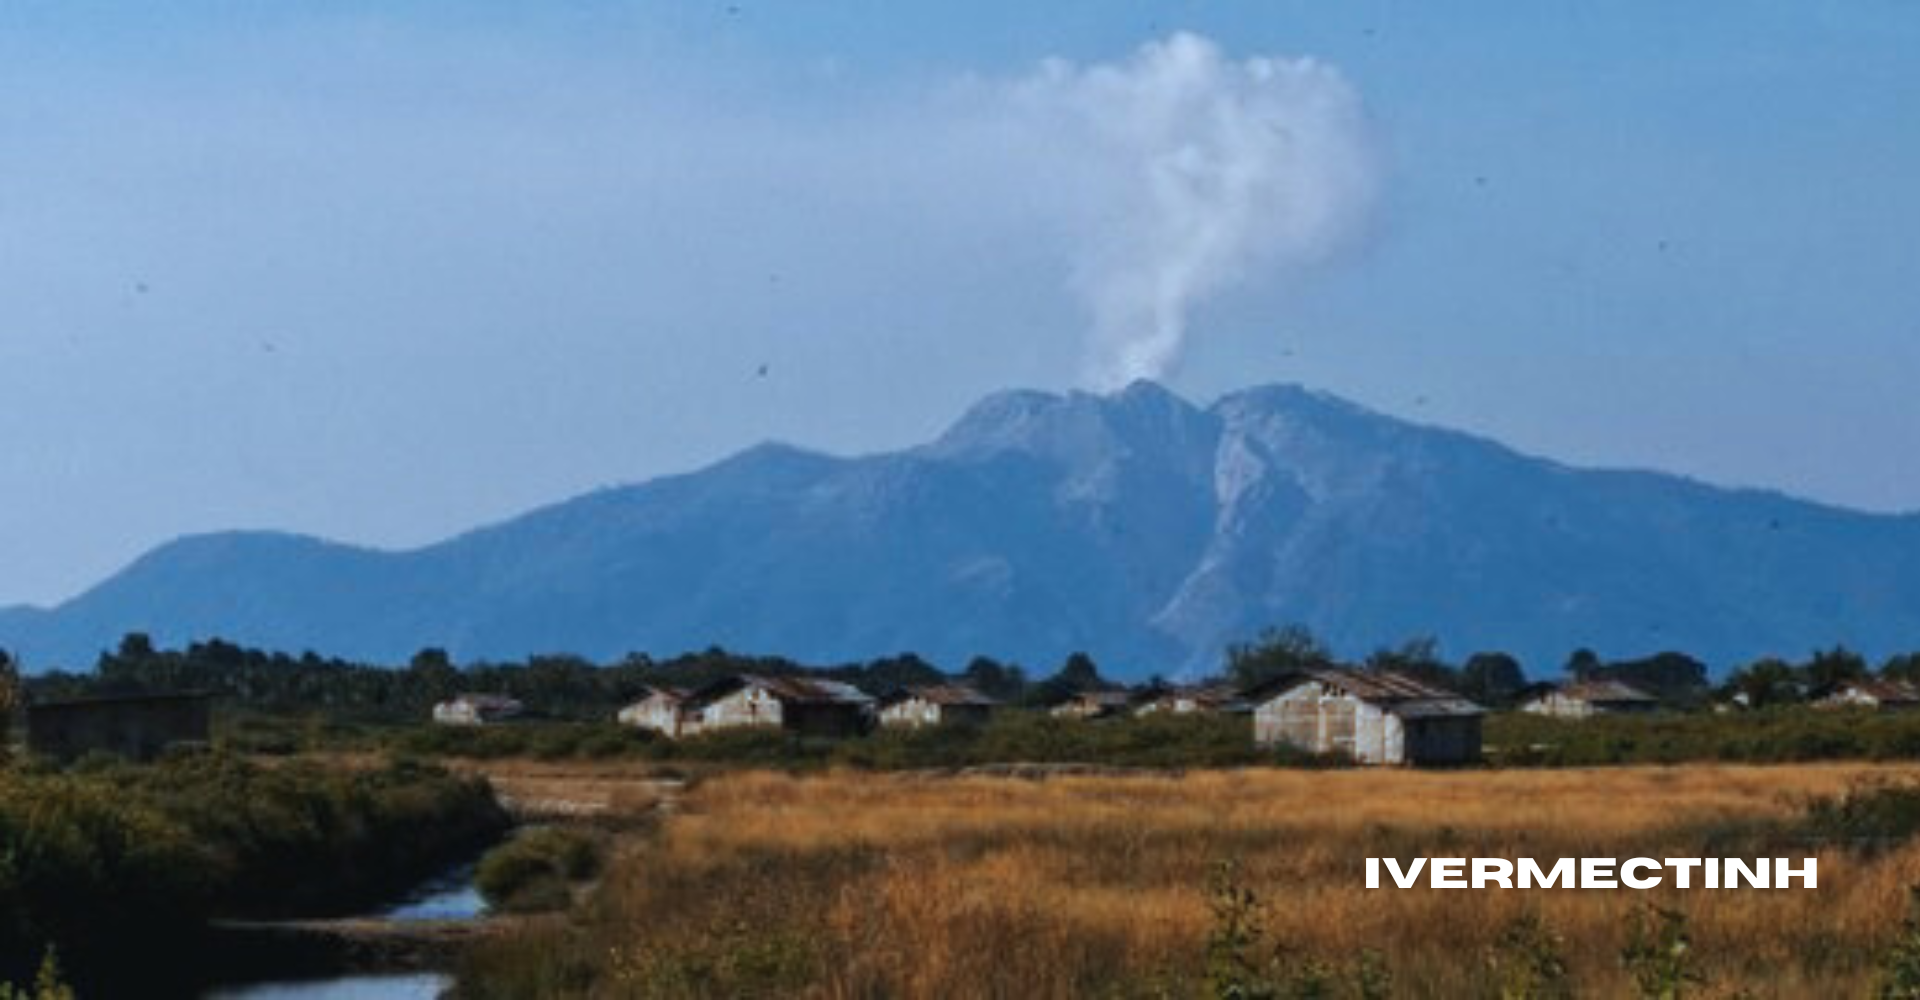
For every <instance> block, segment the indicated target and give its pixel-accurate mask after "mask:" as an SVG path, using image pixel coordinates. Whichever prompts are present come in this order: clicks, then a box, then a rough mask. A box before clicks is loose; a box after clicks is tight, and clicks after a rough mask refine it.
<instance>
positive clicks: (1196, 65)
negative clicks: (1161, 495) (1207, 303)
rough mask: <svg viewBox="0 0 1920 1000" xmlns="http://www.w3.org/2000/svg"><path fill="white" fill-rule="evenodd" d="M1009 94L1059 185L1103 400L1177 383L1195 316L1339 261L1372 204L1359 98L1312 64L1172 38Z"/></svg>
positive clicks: (1057, 65) (1058, 69)
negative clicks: (1148, 381)
mask: <svg viewBox="0 0 1920 1000" xmlns="http://www.w3.org/2000/svg"><path fill="white" fill-rule="evenodd" d="M1004 94H1005V96H1007V97H1008V98H1010V100H1011V104H1012V108H1013V110H1014V113H1015V115H1016V117H1017V118H1018V119H1019V120H1021V121H1022V122H1023V123H1024V125H1025V126H1026V127H1028V128H1030V129H1033V130H1034V131H1032V132H1030V133H1029V135H1030V138H1031V140H1032V145H1031V147H1030V149H1031V151H1032V154H1033V156H1034V157H1035V164H1036V173H1037V174H1038V175H1040V176H1051V178H1052V180H1053V181H1055V182H1056V183H1058V184H1059V187H1058V188H1057V189H1055V193H1056V195H1057V196H1058V198H1059V200H1060V207H1063V208H1064V209H1065V210H1066V212H1065V219H1066V227H1065V228H1066V234H1067V239H1068V247H1069V252H1070V253H1071V254H1072V267H1073V286H1074V291H1075V293H1076V294H1077V295H1078V296H1079V297H1081V298H1082V299H1083V300H1084V302H1085V304H1086V307H1087V309H1088V311H1089V313H1090V318H1091V321H1092V337H1091V345H1090V346H1091V350H1090V356H1089V358H1088V359H1087V372H1086V379H1087V381H1088V382H1090V383H1092V384H1093V385H1095V386H1097V387H1102V388H1109V387H1113V386H1117V385H1122V384H1125V383H1126V382H1129V381H1132V380H1134V379H1136V378H1156V377H1159V376H1161V375H1163V374H1165V373H1166V372H1167V371H1168V370H1169V369H1171V368H1172V367H1173V366H1175V365H1176V364H1177V363H1178V361H1179V358H1180V354H1181V351H1182V349H1183V347H1184V345H1185V342H1186V340H1187V336H1188V332H1189V331H1188V317H1189V315H1190V314H1191V312H1192V310H1193V308H1194V306H1195V305H1196V304H1197V303H1199V302H1201V301H1203V300H1204V299H1206V298H1207V297H1208V296H1210V295H1213V294H1215V293H1218V292H1221V291H1223V290H1225V289H1228V288H1230V287H1232V286H1234V285H1236V284H1238V283H1242V282H1246V281H1250V280H1253V279H1256V278H1277V277H1281V276H1284V274H1285V273H1286V272H1287V271H1289V270H1290V269H1297V268H1299V267H1301V266H1303V265H1306V264H1310V263H1313V262H1315V261H1317V260H1320V259H1322V258H1324V257H1326V256H1327V255H1329V254H1331V253H1333V252H1334V251H1336V250H1338V249H1340V248H1341V247H1342V246H1343V245H1344V244H1346V243H1348V242H1349V241H1351V240H1352V239H1353V238H1354V237H1355V236H1357V235H1358V234H1359V233H1360V232H1361V231H1362V229H1363V227H1364V223H1365V217H1366V215H1367V209H1368V207H1369V205H1370V203H1371V202H1372V200H1373V190H1374V186H1375V181H1374V178H1375V169H1374V163H1373V159H1374V158H1373V155H1372V153H1371V150H1370V143H1369V141H1368V137H1367V132H1368V129H1367V125H1366V117H1365V113H1364V110H1363V108H1362V106H1361V102H1360V99H1359V95H1358V94H1357V93H1355V91H1354V89H1353V88H1352V87H1351V86H1350V85H1349V84H1348V83H1347V81H1346V79H1345V78H1344V77H1342V76H1341V74H1340V73H1339V71H1337V70H1335V69H1334V68H1333V67H1331V66H1328V65H1326V64H1325V63H1321V62H1318V61H1316V60H1313V59H1287V58H1269V57H1257V58H1250V59H1246V60H1244V61H1238V62H1236V61H1234V60H1232V59H1229V58H1227V57H1226V56H1225V55H1224V54H1223V53H1222V52H1221V50H1220V48H1219V47H1218V46H1217V45H1215V44H1214V43H1213V42H1211V41H1209V40H1208V39H1206V38H1202V37H1199V36H1197V35H1191V34H1176V35H1173V36H1171V37H1169V38H1167V39H1165V40H1162V41H1155V42H1151V43H1149V44H1147V45H1145V46H1143V47H1142V48H1140V49H1139V50H1138V51H1137V52H1135V53H1134V54H1133V55H1132V56H1131V57H1129V58H1127V59H1126V60H1124V61H1122V62H1118V63H1103V64H1091V65H1076V64H1073V63H1070V62H1066V61H1063V60H1050V61H1047V62H1045V63H1043V64H1042V65H1041V66H1040V68H1039V69H1038V71H1037V72H1035V73H1034V74H1033V75H1031V76H1029V77H1027V78H1025V79H1022V80H1019V81H1017V82H1015V83H1013V84H1012V85H1010V87H1009V88H1008V89H1007V90H1006V91H1005V92H1004ZM1049 157H1054V158H1055V159H1054V160H1053V162H1052V163H1051V164H1048V163H1046V162H1044V161H1045V160H1047V158H1049Z"/></svg>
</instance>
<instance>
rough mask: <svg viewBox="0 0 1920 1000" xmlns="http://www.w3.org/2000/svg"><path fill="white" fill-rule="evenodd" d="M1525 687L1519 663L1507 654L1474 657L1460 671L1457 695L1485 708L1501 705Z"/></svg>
mask: <svg viewBox="0 0 1920 1000" xmlns="http://www.w3.org/2000/svg"><path fill="white" fill-rule="evenodd" d="M1526 686H1527V675H1526V673H1525V672H1524V671H1522V670H1521V669H1520V661H1519V660H1516V659H1514V658H1513V657H1512V656H1511V655H1509V654H1507V653H1475V654H1473V655H1472V656H1469V657H1467V662H1466V663H1464V664H1462V665H1461V667H1460V693H1461V694H1464V695H1466V696H1467V697H1469V698H1472V699H1473V700H1475V701H1477V702H1481V703H1483V704H1487V705H1505V704H1507V703H1508V702H1510V701H1512V700H1513V696H1514V695H1515V694H1518V693H1519V691H1520V689H1521V688H1523V687H1526Z"/></svg>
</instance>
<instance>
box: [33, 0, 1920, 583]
mask: <svg viewBox="0 0 1920 1000" xmlns="http://www.w3.org/2000/svg"><path fill="white" fill-rule="evenodd" d="M1183 32H1184V33H1186V34H1184V35H1183V34H1180V33H1183ZM1183 40H1184V41H1183ZM1143 46H1158V48H1149V49H1147V50H1145V51H1144V52H1143V49H1142V47H1143ZM1181 46H1187V47H1184V48H1183V47H1181ZM1156 52H1157V53H1158V56H1155V55H1154V53H1156ZM1916 52H1920V5H1916V4H1911V3H1901V2H1892V0H1880V2H1874V0H1860V2H1849V3H1821V2H1792V3H1785V2H1781V3H1761V2H1737V3H1736V2H1723V3H1686V4H1676V3H1670V2H1663V3H1655V2H1646V3H1608V4H1595V3H1550V2H1539V0H1526V2H1518V0H1516V2H1513V3H1503V4H1434V3H1425V2H1421V3H1411V2H1410V3H1401V4H1395V3H1340V4H1327V3H1304V2H1303V3H1282V2H1261V3H1252V2H1249V3H1238V4H1226V3H1221V4H1200V3H1134V2H1116V0H1083V2H1059V3H1048V4H1034V3H1024V2H1022V3H1012V2H1009V3H982V2H968V3H953V4H949V5H945V6H944V7H942V8H940V9H934V7H933V5H931V4H901V3H896V2H878V0H875V2H857V3H855V2H847V3H837V4H827V3H817V4H791V3H780V4H772V3H759V2H755V0H738V2H735V3H729V2H717V3H710V4H697V3H660V4H640V3H635V4H599V3H581V2H576V3H565V4H559V3H550V4H497V5H486V4H473V3H460V4H455V3H446V4H431V3H411V4H409V3H392V2H383V3H351V2H326V3H319V2H315V3H296V2H288V0H275V2H260V3H202V4H195V3H179V4H165V5H159V4H155V5H135V4H124V3H86V2H77V0H60V2H23V0H15V2H10V3H8V4H6V5H5V8H4V10H0V405H3V406H4V410H3V411H0V496H4V497H5V498H6V499H5V501H4V504H3V505H0V511H4V514H3V515H0V603H4V602H11V601H33V602H49V601H54V600H58V599H61V598H63V597H65V596H68V595H70V594H72V593H73V592H75V591H77V590H78V589H80V588H82V587H83V586H85V585H87V584H89V583H91V582H93V581H95V580H97V579H99V578H100V577H102V576H104V575H105V574H107V573H109V572H111V571H113V570H114V569H116V568H118V567H119V566H120V565H122V564H124V563H125V562H126V561H127V560H129V559H130V558H132V557H133V556H135V555H137V554H138V553H139V552H140V551H142V550H143V549H145V548H147V547H149V546H150V545H152V544H155V543H157V542H160V541H163V540H165V539H167V538H170V537H173V536H175V535H178V534H181V533H185V532H191V531H202V530H210V529H220V528H230V527H271V528H284V529H290V530H297V531H304V532H311V533H316V534H321V535H326V536H331V537H335V538H340V539H344V540H350V541H356V542H363V543H367V544H374V545H383V546H400V545H412V544H419V543H423V542H427V541H430V540H434V539H437V538H439V537H442V536H444V535H446V534H449V533H452V532H455V531H458V530H461V529H464V528H467V527H471V526H474V525H476V524H479V523H483V522H486V521H490V520H495V519H499V518H501V517H505V516H508V515H510V514H513V513H515V512H518V511H520V510H523V509H525V508H527V507H530V506H533V505H536V504H539V503H543V502H548V501H552V500H557V499H561V498H564V497H566V496H569V495H571V494H574V493H577V492H579V491H582V490H585V489H589V488H592V487H595V486H600V485H606V484H610V483H618V482H628V481H633V480H638V479H643V478H646V477H649V476H653V475H657V474H661V473H667V472H673V471H680V470H685V469H689V468H692V467H696V466H699V465H702V464H705V463H707V462H709V461H712V460H714V459H717V458H719V457H721V456H723V455H724V454H726V453H728V452H730V451H732V450H734V449H737V448H739V447H743V446H745V445H748V444H751V443H754V442H756V441H759V440H762V439H766V438H779V439H784V440H790V441H794V442H797V443H801V444H806V445H811V446H816V447H820V448H824V449H828V450H835V451H866V450H875V449H882V448H889V447H896V446H900V445H903V444H908V443H912V442H916V441H919V440H922V439H924V438H926V437H928V436H930V435H932V434H934V433H936V432H937V431H938V429H939V428H940V427H941V426H943V425H944V424H945V423H946V422H947V421H949V420H950V419H952V418H953V417H954V416H955V415H956V414H957V413H958V412H959V411H960V410H961V409H962V408H963V407H964V406H965V405H966V404H967V403H969V402H970V401H972V400H973V399H974V398H975V397H977V396H979V395H981V394H983V393H985V392H989V391H992V390H994V389H998V388H1004V387H1008V386H1015V385H1018V386H1039V387H1045V388H1066V387H1071V386H1075V385H1082V384H1089V380H1090V379H1092V380H1094V381H1095V382H1096V383H1097V382H1098V380H1099V379H1100V378H1101V377H1102V376H1101V375H1100V373H1101V372H1103V371H1106V372H1107V374H1108V375H1112V374H1113V372H1112V371H1111V370H1110V369H1111V367H1112V366H1111V365H1109V364H1108V363H1107V362H1106V361H1103V360H1102V355H1101V353H1100V352H1101V351H1102V347H1101V344H1102V342H1103V341H1102V338H1103V337H1109V338H1110V337H1111V336H1113V334H1112V331H1107V330H1105V326H1106V325H1111V324H1118V325H1121V326H1124V325H1125V324H1126V323H1127V322H1130V321H1131V320H1129V318H1128V317H1129V316H1130V315H1132V313H1129V310H1132V311H1133V312H1134V313H1140V312H1142V311H1144V313H1145V314H1149V315H1152V316H1156V317H1159V319H1160V320H1161V321H1165V320H1166V315H1165V311H1164V307H1165V306H1166V302H1167V301H1173V302H1174V303H1175V304H1176V305H1177V306H1178V308H1177V309H1176V310H1175V312H1176V313H1177V316H1176V317H1175V322H1177V323H1178V325H1179V326H1180V327H1181V329H1182V330H1184V333H1185V336H1184V338H1183V339H1182V340H1180V342H1179V349H1178V350H1173V351H1165V352H1162V351H1158V350H1157V349H1156V351H1154V352H1150V353H1151V355H1152V359H1153V360H1152V361H1151V367H1152V370H1157V371H1161V372H1162V377H1163V378H1164V379H1165V380H1166V381H1167V382H1168V383H1169V384H1170V385H1172V386H1173V387H1174V388H1175V389H1177V390H1179V391H1181V392H1183V393H1185V394H1187V395H1188V396H1189V397H1192V398H1195V399H1197V400H1200V401H1206V400H1209V399H1211V398H1212V397H1214V396H1215V395H1218V394H1220V393H1222V392H1226V391H1230V390H1232V389H1235V388H1239V387H1241V386H1244V385H1248V384H1252V383H1260V382H1270V381H1297V382H1303V383H1306V384H1309V385H1312V386H1315V387H1319V388H1324V389H1328V390H1331V391H1333V392H1336V393H1339V394H1342V395H1346V396H1348V397H1350V398H1353V399H1355V400H1357V401H1360V402H1362V403H1365V404H1368V405H1371V406H1374V407H1377V408H1380V409H1383V410H1386V411H1389V412H1392V413H1396V414H1400V415H1404V416H1409V417H1412V418H1415V419H1419V420H1423V421H1428V422H1434V423H1442V424H1449V425H1453V426H1458V427H1462V428H1465V429H1468V430H1472V431H1476V432H1480V433H1485V434H1488V435H1491V436H1494V437H1497V438H1499V439H1502V440H1504V441H1507V442H1509V443H1511V444H1514V445H1516V446H1519V447H1521V448H1523V449H1526V450H1529V451H1533V452H1537V453H1541V454H1546V455H1549V456H1552V457H1555V458H1558V459H1561V460H1564V461H1569V462H1575V463H1581V464H1605V465H1631V466H1647V467H1655V468H1660V469H1666V470H1671V471H1676V472H1682V473H1686V474H1689V475H1693V476H1697V477H1700V478H1703V479H1708V480H1712V481H1717V482H1725V483H1733V484H1742V485H1761V486H1768V487H1775V488H1779V489H1784V490H1787V491H1789V492H1794V493H1798V494H1802V495H1806V496H1810V497H1813V498H1816V499H1821V500H1827V501H1831V502H1836V503H1842V504H1847V505H1853V506H1860V507H1866V508H1871V509H1877V510H1914V509H1920V461H1915V460H1914V456H1915V455H1920V405H1916V404H1917V403H1920V399H1917V398H1916V393H1915V384H1916V380H1920V252H1916V251H1915V246H1914V245H1915V238H1914V237H1915V234H1916V233H1920V181H1916V178H1920V58H1915V57H1914V53H1916ZM1169 53H1174V54H1175V55H1178V54H1181V53H1184V56H1182V57H1181V58H1178V59H1176V58H1173V57H1172V56H1170V55H1169ZM1263 57H1274V58H1275V59H1276V60H1278V61H1277V62H1274V63H1271V64H1269V63H1261V62H1258V60H1260V59H1262V58H1263ZM1303 58H1307V59H1311V62H1299V61H1296V60H1299V59H1303ZM1156 59H1159V61H1158V62H1156V61H1155V60H1156ZM1048 60H1054V62H1051V63H1047V62H1046V61H1048ZM1043 64H1044V65H1043ZM1048 66H1051V68H1048ZM1263 67H1264V68H1263ZM1273 67H1278V69H1277V70H1273ZM1270 70H1272V71H1271V72H1270ZM1163 85H1164V86H1165V87H1175V86H1176V85H1177V86H1178V87H1184V88H1187V89H1185V90H1181V91H1180V94H1181V95H1182V96H1181V97H1180V100H1181V101H1183V102H1187V103H1173V104H1162V103H1156V102H1158V101H1159V99H1160V97H1161V96H1163V95H1164V91H1163V89H1162V87H1163ZM1276 88H1277V89H1276ZM1196 101H1197V102H1198V103H1193V102H1196ZM1263 102H1264V103H1263ZM1169 108H1171V109H1173V110H1172V112H1171V114H1172V117H1171V118H1168V117H1167V115H1165V114H1162V112H1166V111H1167V109H1169ZM1191 108H1201V109H1203V110H1204V111H1205V113H1203V114H1188V113H1186V111H1185V110H1183V109H1191ZM1214 112H1219V114H1214ZM1269 112H1271V115H1272V116H1275V117H1273V118H1272V119H1271V120H1273V121H1275V122H1277V123H1278V124H1275V125H1274V126H1273V129H1272V131H1271V133H1260V132H1259V131H1258V130H1257V129H1255V130H1253V131H1252V132H1249V131H1247V130H1246V129H1244V128H1242V127H1241V126H1242V125H1244V124H1245V121H1268V120H1269V119H1268V118H1267V117H1260V116H1266V115H1269ZM1156 115H1159V116H1160V117H1156ZM1235 115H1241V116H1242V117H1240V118H1236V117H1235ZM1249 115H1251V116H1253V117H1246V116H1249ZM1194 130H1199V131H1194ZM1275 137H1278V138H1275ZM1236 144H1238V145H1236ZM1188 146H1196V148H1199V149H1200V150H1201V152H1202V153H1206V152H1207V151H1208V150H1213V151H1216V152H1218V151H1220V150H1226V151H1227V152H1226V153H1222V154H1221V156H1222V157H1224V159H1220V160H1219V162H1220V163H1225V164H1226V165H1227V166H1229V167H1231V166H1233V164H1235V163H1238V162H1241V161H1239V160H1236V159H1234V158H1233V155H1238V154H1237V153H1234V151H1235V150H1238V151H1240V152H1245V153H1246V154H1247V155H1248V156H1249V157H1250V159H1248V160H1247V161H1246V162H1248V163H1250V164H1251V168H1250V169H1249V171H1247V172H1245V173H1234V172H1232V171H1228V172H1227V174H1228V176H1229V179H1230V180H1231V179H1233V178H1237V180H1233V184H1239V185H1240V186H1238V187H1234V186H1232V184H1228V183H1227V182H1226V181H1222V182H1221V183H1222V185H1224V186H1225V187H1224V188H1223V190H1224V189H1229V188H1230V190H1229V191H1228V194H1226V195H1220V196H1219V198H1218V199H1216V200H1215V201H1211V202H1207V201H1206V198H1202V199H1201V201H1202V202H1204V203H1203V204H1199V205H1197V206H1195V205H1189V204H1187V203H1186V201H1183V200H1182V199H1185V198H1187V196H1188V195H1189V194H1192V192H1191V191H1188V190H1186V189H1184V188H1179V187H1178V186H1177V185H1176V189H1175V190H1173V191H1171V193H1169V192H1168V191H1166V190H1162V189H1160V188H1157V187H1156V188H1151V189H1149V188H1142V187H1138V186H1129V185H1130V184H1133V183H1134V182H1136V181H1139V180H1140V178H1141V177H1143V176H1146V175H1145V174H1142V173H1141V172H1140V171H1138V170H1136V169H1134V168H1135V167H1137V166H1138V165H1139V162H1147V160H1151V162H1152V163H1153V164H1157V165H1159V166H1165V165H1166V164H1167V163H1174V164H1175V166H1176V167H1177V166H1178V164H1179V162H1180V161H1179V158H1178V154H1180V153H1181V152H1182V150H1185V149H1186V148H1187V147H1188ZM1229 154H1233V155H1229ZM1169 157H1171V159H1169ZM1263 157H1264V159H1263ZM1276 157H1277V158H1276ZM1143 158H1144V159H1143ZM1136 161H1139V162H1136ZM1209 164H1214V165H1218V164H1217V163H1215V161H1214V160H1208V159H1206V157H1205V156H1203V157H1202V162H1201V164H1200V165H1201V167H1207V166H1208V165H1209ZM1276 165H1277V166H1276ZM1268 168H1273V169H1268ZM1155 169H1158V167H1156V168H1155ZM1316 171H1317V172H1316ZM1153 176H1156V177H1157V176H1159V175H1158V174H1154V175H1153ZM1209 176H1211V175H1209ZM1208 190H1209V191H1210V190H1211V189H1208ZM1201 193H1202V194H1203V195H1206V197H1207V198H1212V197H1214V195H1213V194H1208V193H1207V191H1202V192H1201ZM1169 199H1170V200H1169ZM1169 206H1173V207H1172V208H1169ZM1249 206H1251V207H1249ZM1174 209H1178V211H1175V210H1174ZM1188 209H1193V210H1194V211H1195V212H1197V213H1198V214H1197V215H1189V214H1186V213H1187V210H1188ZM1316 212H1318V213H1320V214H1318V215H1316V214H1315V213H1316ZM1169 213H1171V214H1169ZM1209 213H1211V214H1209ZM1196 219H1197V220H1198V221H1197V222H1196V221H1195V220H1196ZM1303 220H1306V221H1303ZM1309 223H1311V225H1310V224H1309ZM1181 241H1185V243H1184V244H1182V243H1181ZM1163 243H1165V244H1168V245H1171V246H1174V247H1175V248H1176V250H1175V251H1174V252H1173V254H1174V255H1173V256H1172V257H1168V256H1166V255H1165V254H1163V253H1162V251H1161V250H1160V249H1158V248H1159V247H1161V245H1162V244H1163ZM1180 246H1185V247H1186V250H1184V251H1180V250H1179V249H1178V248H1179V247H1180ZM1181 253H1185V254H1186V256H1181ZM1188 265H1192V266H1191V267H1189V266H1188ZM1141 275H1146V276H1148V277H1149V278H1151V279H1152V281H1150V282H1148V283H1149V284H1152V285H1153V287H1154V288H1155V289H1156V290H1157V291H1156V296H1157V297H1154V298H1151V299H1150V300H1149V301H1144V302H1128V301H1126V300H1125V295H1126V293H1127V292H1128V291H1129V290H1130V289H1133V288H1136V287H1137V286H1138V285H1139V284H1140V282H1138V281H1136V280H1135V279H1136V278H1138V277H1140V276H1141ZM1169 275H1172V277H1169ZM1162 279H1165V280H1162ZM1168 282H1171V283H1172V284H1171V285H1169V284H1168ZM1116 296H1118V299H1116ZM1116 303H1117V304H1116ZM1156 310H1159V311H1156ZM1110 312H1113V313H1116V314H1117V315H1119V316H1120V318H1119V319H1114V318H1113V316H1112V315H1109V313H1110ZM1109 321H1111V324H1110V323H1109ZM1109 346H1111V345H1109ZM1109 353H1111V352H1109ZM1109 360H1110V359H1109ZM1103 366H1104V367H1103ZM1137 367H1138V366H1137V365H1134V366H1132V367H1129V368H1127V370H1129V371H1131V370H1134V369H1135V368H1137Z"/></svg>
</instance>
